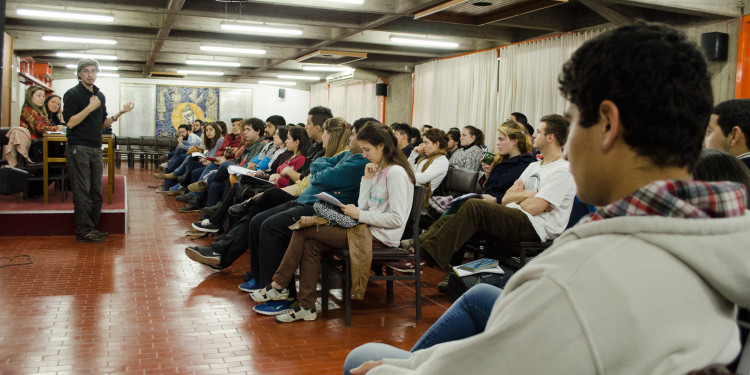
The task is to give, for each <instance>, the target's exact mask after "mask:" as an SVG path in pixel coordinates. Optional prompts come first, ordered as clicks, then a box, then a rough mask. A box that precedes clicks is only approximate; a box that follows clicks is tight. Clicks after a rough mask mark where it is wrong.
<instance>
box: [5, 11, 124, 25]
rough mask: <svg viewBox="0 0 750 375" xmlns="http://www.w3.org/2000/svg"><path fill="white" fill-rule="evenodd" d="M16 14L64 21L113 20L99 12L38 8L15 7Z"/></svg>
mask: <svg viewBox="0 0 750 375" xmlns="http://www.w3.org/2000/svg"><path fill="white" fill-rule="evenodd" d="M16 14H18V15H19V16H29V17H42V18H46V19H55V20H65V21H86V22H91V21H93V22H113V21H114V20H115V18H114V17H112V16H104V15H101V14H83V13H69V12H57V11H51V10H39V9H16Z"/></svg>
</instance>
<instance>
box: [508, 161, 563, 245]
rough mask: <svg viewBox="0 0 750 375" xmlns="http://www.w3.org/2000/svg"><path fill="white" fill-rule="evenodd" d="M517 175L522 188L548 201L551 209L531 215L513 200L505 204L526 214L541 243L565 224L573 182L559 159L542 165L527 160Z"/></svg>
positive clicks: (551, 236) (560, 231) (558, 233)
mask: <svg viewBox="0 0 750 375" xmlns="http://www.w3.org/2000/svg"><path fill="white" fill-rule="evenodd" d="M520 178H521V181H523V185H524V187H525V188H526V189H525V190H526V191H535V192H536V198H541V199H544V200H545V201H547V202H549V204H550V205H551V206H552V210H551V211H549V212H542V213H541V214H539V215H536V216H533V215H531V214H530V213H528V212H526V211H523V209H521V206H520V205H518V204H517V203H510V204H508V207H510V208H517V209H519V210H521V211H523V213H525V214H526V216H528V217H529V220H530V221H531V225H533V226H534V230H535V231H536V234H538V235H539V239H540V240H541V241H542V242H544V241H547V240H549V239H552V238H555V237H557V236H559V235H560V233H562V232H563V231H564V230H565V227H567V226H568V220H569V219H570V211H571V210H572V208H573V199H574V198H575V195H576V183H575V181H574V180H573V175H572V174H570V170H569V169H568V162H567V161H566V160H562V159H560V160H557V161H554V162H552V163H549V164H546V165H542V163H531V164H529V166H528V167H526V169H525V170H524V171H523V173H521V177H520Z"/></svg>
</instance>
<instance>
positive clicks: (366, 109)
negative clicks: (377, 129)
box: [328, 82, 383, 123]
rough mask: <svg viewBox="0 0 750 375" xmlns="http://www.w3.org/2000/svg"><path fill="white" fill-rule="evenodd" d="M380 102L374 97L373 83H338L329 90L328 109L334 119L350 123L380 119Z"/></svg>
mask: <svg viewBox="0 0 750 375" xmlns="http://www.w3.org/2000/svg"><path fill="white" fill-rule="evenodd" d="M381 102H382V100H381V99H380V98H378V97H377V96H375V82H361V83H351V84H346V83H338V84H332V85H331V86H330V88H329V95H328V107H329V108H330V109H331V112H333V115H334V116H335V117H342V118H344V119H345V120H346V121H347V122H348V123H352V122H354V121H355V120H357V119H358V118H361V117H373V118H376V119H379V120H380V121H383V120H382V119H381V117H382V112H381Z"/></svg>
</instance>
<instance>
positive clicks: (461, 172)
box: [445, 166, 482, 195]
mask: <svg viewBox="0 0 750 375" xmlns="http://www.w3.org/2000/svg"><path fill="white" fill-rule="evenodd" d="M480 176H481V172H479V171H467V170H465V169H460V168H455V167H452V166H451V167H450V168H448V174H447V175H446V176H445V180H446V184H445V189H446V190H447V191H448V192H449V193H456V194H461V195H463V194H467V193H481V192H482V187H481V186H479V184H478V183H477V181H479V177H480Z"/></svg>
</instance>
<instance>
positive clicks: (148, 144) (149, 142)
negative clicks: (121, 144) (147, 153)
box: [141, 135, 156, 150]
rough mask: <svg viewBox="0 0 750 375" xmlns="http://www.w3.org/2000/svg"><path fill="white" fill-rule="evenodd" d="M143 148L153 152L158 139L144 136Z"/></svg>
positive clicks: (142, 139) (142, 140)
mask: <svg viewBox="0 0 750 375" xmlns="http://www.w3.org/2000/svg"><path fill="white" fill-rule="evenodd" d="M141 146H142V147H143V148H144V149H146V150H153V149H154V148H155V147H156V137H155V136H152V135H149V136H142V137H141Z"/></svg>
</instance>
